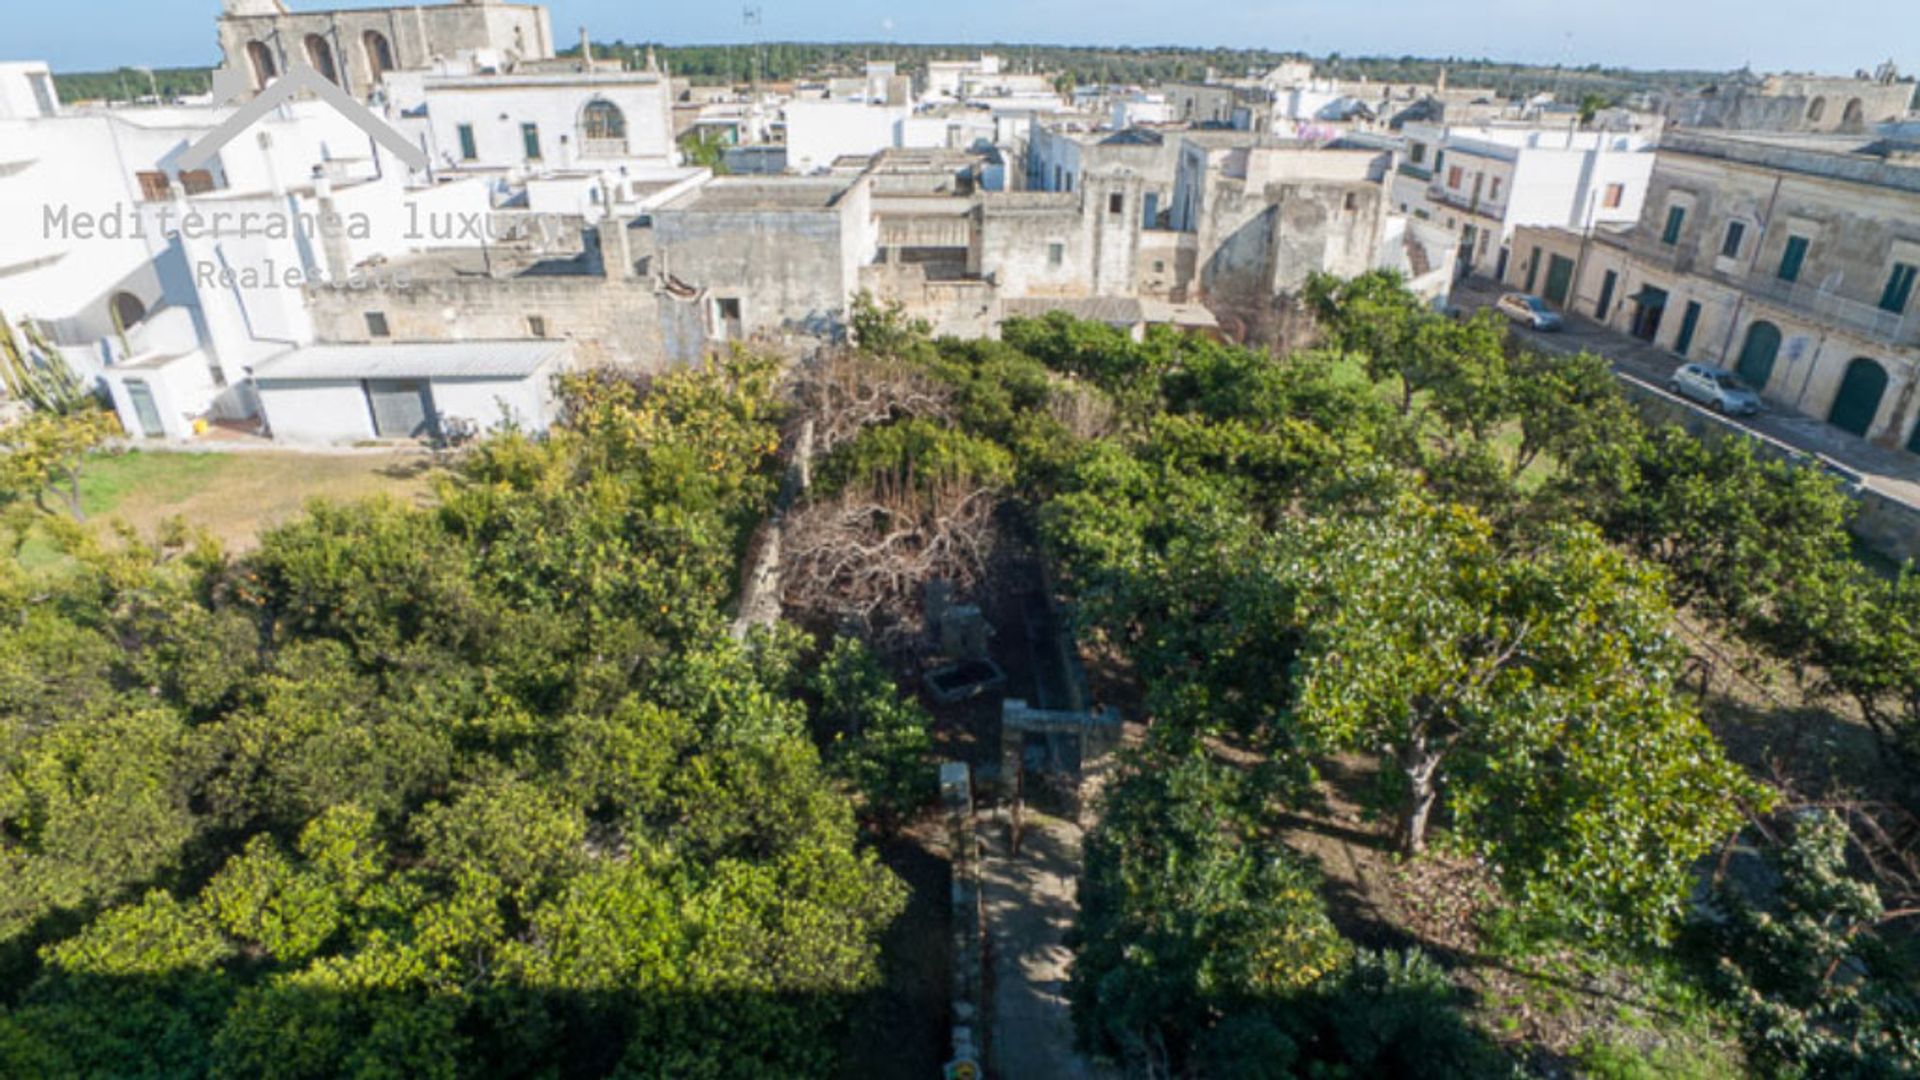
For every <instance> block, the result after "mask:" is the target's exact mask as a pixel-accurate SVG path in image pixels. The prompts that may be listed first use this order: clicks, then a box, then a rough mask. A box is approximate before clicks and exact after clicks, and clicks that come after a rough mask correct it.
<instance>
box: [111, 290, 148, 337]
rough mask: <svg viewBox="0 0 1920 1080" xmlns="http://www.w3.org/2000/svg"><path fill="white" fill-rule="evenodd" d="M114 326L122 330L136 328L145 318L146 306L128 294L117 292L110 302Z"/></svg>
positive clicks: (137, 298)
mask: <svg viewBox="0 0 1920 1080" xmlns="http://www.w3.org/2000/svg"><path fill="white" fill-rule="evenodd" d="M111 306H112V308H113V321H114V325H115V326H117V327H119V328H120V329H122V330H125V329H128V328H129V327H133V326H137V325H139V324H140V322H141V320H143V319H145V318H146V317H147V305H146V304H144V303H141V301H140V298H139V297H137V296H135V295H133V294H132V293H130V292H117V293H114V294H113V300H112V301H111Z"/></svg>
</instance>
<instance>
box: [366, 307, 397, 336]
mask: <svg viewBox="0 0 1920 1080" xmlns="http://www.w3.org/2000/svg"><path fill="white" fill-rule="evenodd" d="M367 336H368V337H392V336H393V332H392V331H391V330H389V329H388V328H387V313H386V312H384V311H369V312H367Z"/></svg>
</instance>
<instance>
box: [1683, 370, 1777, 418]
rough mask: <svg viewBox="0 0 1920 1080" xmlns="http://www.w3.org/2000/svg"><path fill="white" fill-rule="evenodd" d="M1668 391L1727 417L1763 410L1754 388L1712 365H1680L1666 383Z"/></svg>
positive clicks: (1750, 414)
mask: <svg viewBox="0 0 1920 1080" xmlns="http://www.w3.org/2000/svg"><path fill="white" fill-rule="evenodd" d="M1667 389H1668V390H1670V391H1672V392H1673V393H1674V394H1676V395H1678V396H1679V397H1683V398H1686V399H1688V400H1689V401H1697V402H1699V403H1700V404H1702V405H1705V406H1706V407H1707V408H1709V409H1712V410H1713V411H1714V412H1717V413H1724V414H1726V415H1728V416H1752V415H1754V414H1755V413H1758V412H1759V411H1760V409H1761V404H1760V395H1759V394H1757V393H1755V392H1754V390H1753V388H1752V387H1751V386H1748V385H1747V384H1746V383H1743V382H1741V381H1740V377H1739V376H1738V375H1735V374H1734V373H1733V372H1731V371H1728V370H1727V369H1726V368H1718V367H1714V366H1713V365H1712V364H1681V365H1680V368H1679V370H1677V371H1675V372H1674V373H1673V378H1671V379H1668V380H1667Z"/></svg>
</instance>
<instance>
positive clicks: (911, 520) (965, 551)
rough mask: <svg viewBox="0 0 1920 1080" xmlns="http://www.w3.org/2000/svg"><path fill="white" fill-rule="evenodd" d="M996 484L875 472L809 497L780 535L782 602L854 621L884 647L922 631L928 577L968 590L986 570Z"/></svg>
mask: <svg viewBox="0 0 1920 1080" xmlns="http://www.w3.org/2000/svg"><path fill="white" fill-rule="evenodd" d="M998 501H999V493H998V492H997V491H996V490H995V489H993V488H991V487H986V486H981V485H976V484H963V483H956V482H951V481H948V482H938V483H933V484H913V483H910V482H908V483H902V482H898V481H894V480H881V481H879V482H876V483H875V484H873V485H872V486H855V487H852V488H849V489H848V490H846V491H844V492H842V493H840V494H839V495H837V496H834V497H832V498H827V499H821V500H818V501H815V502H810V503H808V504H806V505H805V506H803V507H801V508H799V509H797V510H796V511H794V513H793V514H792V515H791V516H790V517H789V518H788V519H787V522H786V527H785V531H784V536H783V537H782V540H781V552H780V553H781V581H782V590H781V591H782V603H783V605H784V606H786V607H787V608H788V609H790V610H795V611H801V612H806V613H808V614H810V615H812V616H814V617H816V618H824V619H830V620H832V621H834V622H837V623H841V624H851V625H853V626H855V627H858V628H859V632H860V633H861V635H862V636H863V637H865V638H866V639H867V640H868V641H869V642H870V643H872V644H873V645H875V646H876V647H878V648H881V649H883V650H888V651H892V650H897V649H901V648H905V647H907V646H909V645H910V644H911V643H912V642H913V640H914V638H915V637H916V635H917V634H918V633H919V628H920V624H921V617H922V611H921V598H922V592H923V590H924V589H925V586H926V583H927V582H928V581H931V580H933V579H935V578H942V579H945V580H947V581H950V582H952V583H953V585H954V587H955V589H956V591H957V592H961V593H965V592H968V591H970V590H972V589H973V588H974V587H975V586H977V585H978V584H979V583H980V581H981V580H982V579H983V578H984V577H985V575H986V571H987V565H988V560H989V559H990V558H991V557H992V554H993V548H994V539H995V526H994V509H995V506H996V505H997V503H998Z"/></svg>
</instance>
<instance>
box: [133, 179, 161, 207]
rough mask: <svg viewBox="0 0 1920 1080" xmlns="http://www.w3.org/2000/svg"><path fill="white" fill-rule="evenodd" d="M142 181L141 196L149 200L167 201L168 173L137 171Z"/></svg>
mask: <svg viewBox="0 0 1920 1080" xmlns="http://www.w3.org/2000/svg"><path fill="white" fill-rule="evenodd" d="M134 177H135V178H136V179H138V180H139V181H140V198H141V199H143V200H145V201H147V202H166V201H167V198H168V190H167V174H166V173H163V172H143V173H135V174H134Z"/></svg>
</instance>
